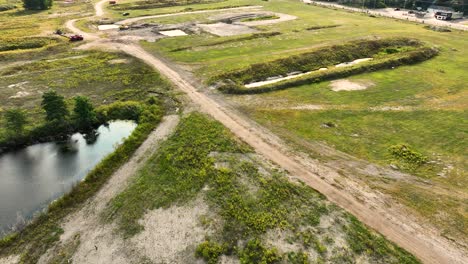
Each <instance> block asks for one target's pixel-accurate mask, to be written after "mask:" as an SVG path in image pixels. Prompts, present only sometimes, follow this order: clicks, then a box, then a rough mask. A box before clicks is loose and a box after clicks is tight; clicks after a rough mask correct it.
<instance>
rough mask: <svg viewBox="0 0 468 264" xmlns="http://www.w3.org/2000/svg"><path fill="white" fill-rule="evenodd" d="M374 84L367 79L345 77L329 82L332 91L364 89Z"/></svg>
mask: <svg viewBox="0 0 468 264" xmlns="http://www.w3.org/2000/svg"><path fill="white" fill-rule="evenodd" d="M373 85H374V84H373V83H372V82H369V81H350V80H347V79H341V80H335V81H331V82H330V87H331V89H332V90H333V91H335V92H339V91H358V90H365V89H367V88H369V87H371V86H373Z"/></svg>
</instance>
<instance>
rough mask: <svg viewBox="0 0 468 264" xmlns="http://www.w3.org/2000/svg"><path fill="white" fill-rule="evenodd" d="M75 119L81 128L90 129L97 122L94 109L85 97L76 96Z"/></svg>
mask: <svg viewBox="0 0 468 264" xmlns="http://www.w3.org/2000/svg"><path fill="white" fill-rule="evenodd" d="M74 100H75V108H74V109H73V114H74V118H75V120H76V122H77V124H78V126H79V127H81V128H89V127H91V126H92V125H93V124H94V123H95V122H96V112H95V111H94V107H93V105H92V104H91V102H90V101H89V99H88V98H87V97H85V96H75V98H74Z"/></svg>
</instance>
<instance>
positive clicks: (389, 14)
mask: <svg viewBox="0 0 468 264" xmlns="http://www.w3.org/2000/svg"><path fill="white" fill-rule="evenodd" d="M303 2H304V3H306V4H314V5H318V6H323V7H329V8H335V9H336V8H339V9H345V10H350V11H353V12H359V13H367V14H369V15H375V16H384V17H389V18H397V19H401V20H407V21H412V22H417V23H421V24H429V25H434V26H442V27H450V28H455V29H458V30H464V31H468V26H467V25H463V24H456V23H452V22H449V21H443V20H437V19H432V18H431V19H428V18H417V17H411V16H404V15H403V12H400V13H394V12H388V11H387V10H379V9H376V10H370V9H363V8H356V7H350V6H343V5H339V4H334V3H326V2H318V1H312V0H303Z"/></svg>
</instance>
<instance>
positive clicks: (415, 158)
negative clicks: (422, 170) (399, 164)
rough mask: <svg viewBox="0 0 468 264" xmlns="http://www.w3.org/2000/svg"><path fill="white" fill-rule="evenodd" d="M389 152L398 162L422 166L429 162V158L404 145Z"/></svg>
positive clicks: (394, 147)
mask: <svg viewBox="0 0 468 264" xmlns="http://www.w3.org/2000/svg"><path fill="white" fill-rule="evenodd" d="M388 151H389V152H390V153H391V154H392V156H393V157H394V158H396V159H398V160H401V161H404V162H407V163H409V164H412V165H416V166H420V165H422V164H424V163H426V162H427V157H426V156H424V155H423V154H421V153H419V152H417V151H415V150H413V149H411V148H410V147H409V146H407V145H404V144H398V145H393V146H391V147H390V148H389V149H388Z"/></svg>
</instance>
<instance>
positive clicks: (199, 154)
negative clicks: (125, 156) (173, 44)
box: [103, 113, 419, 263]
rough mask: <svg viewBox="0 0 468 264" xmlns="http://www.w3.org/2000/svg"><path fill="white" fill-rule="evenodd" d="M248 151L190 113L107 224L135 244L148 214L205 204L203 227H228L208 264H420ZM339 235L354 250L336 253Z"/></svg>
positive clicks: (214, 242) (217, 235)
mask: <svg viewBox="0 0 468 264" xmlns="http://www.w3.org/2000/svg"><path fill="white" fill-rule="evenodd" d="M249 150H250V149H249V148H247V147H246V146H245V145H243V143H239V142H237V141H236V140H235V139H233V137H232V135H231V134H230V132H228V131H227V129H226V128H224V127H223V126H222V125H221V124H220V123H218V122H216V121H213V120H212V119H210V118H208V117H206V116H204V115H202V114H199V113H192V114H189V115H188V116H186V117H184V118H183V119H182V120H181V123H180V124H179V126H178V127H177V129H176V132H175V133H174V134H173V135H172V136H171V137H170V138H169V139H168V140H167V141H166V142H164V143H163V146H162V147H161V149H160V150H159V151H158V153H156V154H154V156H153V157H151V158H150V159H149V160H148V161H147V163H146V164H145V166H144V168H143V169H142V170H141V171H140V172H139V174H138V175H137V177H136V178H135V180H134V181H133V182H132V183H131V184H130V186H129V187H128V188H127V189H126V190H125V191H123V192H122V193H121V194H119V195H118V196H117V197H116V198H115V199H113V201H112V202H111V204H110V206H109V207H108V209H107V212H106V213H105V214H104V215H103V220H104V221H117V223H118V227H119V230H120V231H121V232H122V234H123V235H124V236H125V237H131V236H133V235H135V234H136V233H139V232H141V231H142V226H140V225H139V224H138V220H139V219H141V218H142V217H143V214H144V213H146V212H147V211H148V210H155V209H158V208H163V209H164V208H168V207H171V206H174V205H177V206H182V205H184V204H187V203H188V202H190V201H193V200H195V199H197V201H199V199H198V197H203V198H204V201H205V202H206V203H208V205H209V208H210V213H209V214H208V215H205V216H204V217H203V219H204V220H203V221H202V220H200V221H201V222H200V224H201V225H205V226H210V223H221V226H220V227H218V228H216V229H215V230H213V232H210V233H209V235H208V234H207V237H206V240H205V241H204V242H202V243H200V244H199V245H198V246H197V248H196V250H194V252H192V253H193V254H195V255H196V256H198V257H200V258H203V259H204V260H205V261H206V262H207V263H217V261H218V260H219V258H220V257H221V256H222V255H228V256H232V257H234V258H238V259H239V260H240V262H241V263H278V262H280V261H282V260H289V261H291V263H301V262H299V261H301V260H302V261H304V260H309V258H310V261H313V260H314V259H313V258H312V257H311V256H314V255H315V253H314V252H316V253H318V254H319V255H320V257H319V258H318V259H317V261H318V260H319V259H322V260H324V261H325V260H333V259H336V258H337V257H340V256H341V255H345V256H348V257H349V259H351V260H354V259H356V258H358V257H359V256H362V257H366V258H369V259H371V260H372V261H376V262H379V261H385V263H419V262H418V260H417V259H415V258H414V257H413V256H411V255H410V254H408V253H407V252H405V251H404V250H402V249H400V248H398V247H397V246H395V245H394V244H392V243H389V242H388V241H386V240H385V239H384V238H383V237H382V236H380V235H378V234H376V233H374V232H372V231H370V230H368V229H367V228H366V227H365V226H363V225H362V224H361V223H359V222H358V221H357V220H356V219H355V218H353V217H351V216H350V215H348V214H347V213H345V212H343V211H342V210H341V209H339V208H337V207H335V206H332V205H330V204H329V203H328V202H327V201H326V200H325V199H324V197H323V196H322V195H320V194H318V193H317V192H316V191H314V190H313V189H311V188H309V187H307V186H305V185H304V184H301V183H292V182H290V181H289V180H288V179H287V178H286V177H285V176H284V174H283V173H281V172H278V171H277V170H275V169H273V168H271V167H263V166H264V165H261V163H260V162H259V161H256V160H255V158H251V156H250V154H248V151H249ZM215 164H224V165H222V167H216V166H215ZM226 164H228V165H226ZM260 166H262V168H263V170H262V171H264V172H261V171H260ZM204 187H206V188H204ZM322 217H328V218H332V219H333V220H330V221H334V222H333V223H334V224H332V227H330V228H321V227H319V224H320V222H321V218H322ZM332 230H333V231H332ZM336 230H338V231H336ZM271 232H273V234H276V235H279V234H281V233H283V232H284V234H290V235H289V236H288V240H289V241H290V242H289V243H290V244H294V245H297V247H299V248H301V250H299V251H297V252H296V251H284V250H283V249H282V248H276V247H274V246H272V245H271V244H270V243H271V241H269V240H268V239H266V237H265V235H266V234H267V233H271ZM333 232H341V233H342V235H343V236H344V237H346V241H347V242H346V243H348V245H347V246H344V247H342V246H337V245H336V244H335V243H334V241H333V239H330V237H334V236H335V235H337V234H336V233H333ZM186 254H190V252H186ZM306 263H307V262H306Z"/></svg>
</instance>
